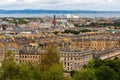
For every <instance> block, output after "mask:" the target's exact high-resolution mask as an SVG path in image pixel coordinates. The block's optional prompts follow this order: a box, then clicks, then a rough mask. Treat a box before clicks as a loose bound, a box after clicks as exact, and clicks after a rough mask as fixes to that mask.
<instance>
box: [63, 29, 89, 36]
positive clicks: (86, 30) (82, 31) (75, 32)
mask: <svg viewBox="0 0 120 80" xmlns="http://www.w3.org/2000/svg"><path fill="white" fill-rule="evenodd" d="M85 32H91V30H88V29H82V30H79V31H76V30H65V31H64V32H63V33H67V34H68V33H71V34H74V35H78V34H80V33H85Z"/></svg>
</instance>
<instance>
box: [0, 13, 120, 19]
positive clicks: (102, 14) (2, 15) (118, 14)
mask: <svg viewBox="0 0 120 80" xmlns="http://www.w3.org/2000/svg"><path fill="white" fill-rule="evenodd" d="M53 15H54V14H0V17H43V16H53ZM55 15H58V16H59V15H66V14H55ZM75 15H79V16H80V17H88V18H94V17H118V18H120V13H79V14H75Z"/></svg>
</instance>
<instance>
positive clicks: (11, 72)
mask: <svg viewBox="0 0 120 80" xmlns="http://www.w3.org/2000/svg"><path fill="white" fill-rule="evenodd" d="M0 72H1V74H0V80H17V79H18V74H19V66H18V65H17V63H16V62H15V60H14V53H12V52H11V51H8V52H7V53H6V54H5V59H4V61H3V62H2V66H1V69H0Z"/></svg>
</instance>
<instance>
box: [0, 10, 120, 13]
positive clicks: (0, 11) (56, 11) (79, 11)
mask: <svg viewBox="0 0 120 80" xmlns="http://www.w3.org/2000/svg"><path fill="white" fill-rule="evenodd" d="M43 13H46V14H75V13H120V11H89V10H32V9H31V10H30V9H26V10H0V14H43Z"/></svg>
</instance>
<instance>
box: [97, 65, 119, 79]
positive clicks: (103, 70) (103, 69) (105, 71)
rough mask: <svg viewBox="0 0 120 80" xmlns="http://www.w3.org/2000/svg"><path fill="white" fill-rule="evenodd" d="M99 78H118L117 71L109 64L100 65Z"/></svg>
mask: <svg viewBox="0 0 120 80" xmlns="http://www.w3.org/2000/svg"><path fill="white" fill-rule="evenodd" d="M96 77H97V80H117V74H116V72H115V71H114V70H113V69H111V68H110V67H108V66H100V67H99V68H98V69H97V70H96Z"/></svg>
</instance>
